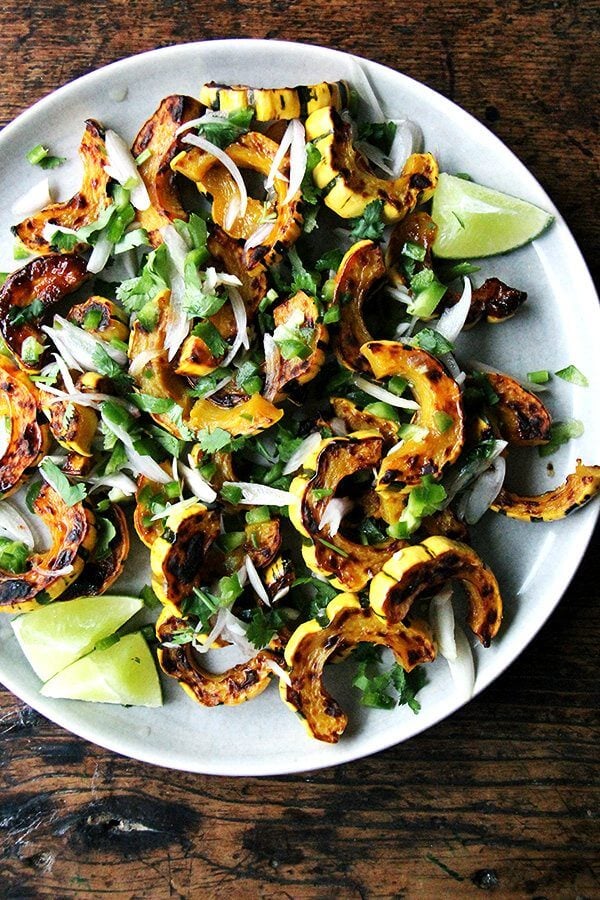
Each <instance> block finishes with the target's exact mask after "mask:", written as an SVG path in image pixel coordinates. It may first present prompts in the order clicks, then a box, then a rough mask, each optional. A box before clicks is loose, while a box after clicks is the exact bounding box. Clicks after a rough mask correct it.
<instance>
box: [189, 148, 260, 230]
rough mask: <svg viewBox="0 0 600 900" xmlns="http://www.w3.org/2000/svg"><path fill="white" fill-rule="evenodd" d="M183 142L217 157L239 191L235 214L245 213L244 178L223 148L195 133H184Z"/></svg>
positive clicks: (246, 203) (246, 197)
mask: <svg viewBox="0 0 600 900" xmlns="http://www.w3.org/2000/svg"><path fill="white" fill-rule="evenodd" d="M183 142H184V143H186V144H192V146H193V147H199V148H200V150H204V152H205V153H209V154H210V155H211V156H214V157H215V159H218V160H219V162H220V163H221V164H222V165H223V166H225V168H226V169H227V171H228V172H229V173H230V175H231V177H232V178H233V180H234V181H235V183H236V185H237V189H238V193H239V208H238V211H237V216H236V218H237V217H238V216H243V215H245V213H246V207H247V206H248V192H247V191H246V185H245V184H244V179H243V177H242V173H241V172H240V170H239V169H238V167H237V166H236V164H235V163H234V161H233V160H232V159H231V157H230V156H228V155H227V153H225V151H224V150H221V148H220V147H217V145H216V144H213V143H211V142H210V141H207V140H206V139H205V138H202V137H199V136H198V135H196V134H186V136H185V137H184V138H183Z"/></svg>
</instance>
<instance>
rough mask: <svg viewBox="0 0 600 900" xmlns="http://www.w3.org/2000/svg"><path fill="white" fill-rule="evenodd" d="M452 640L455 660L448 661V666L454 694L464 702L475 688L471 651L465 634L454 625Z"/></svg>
mask: <svg viewBox="0 0 600 900" xmlns="http://www.w3.org/2000/svg"><path fill="white" fill-rule="evenodd" d="M454 640H455V643H456V659H449V660H448V666H449V668H450V674H451V675H452V681H453V682H454V687H455V689H456V693H457V694H458V696H459V698H460V700H462V701H465V702H466V701H467V700H470V699H471V697H472V696H473V688H474V687H475V664H474V662H473V651H472V650H471V645H470V644H469V641H468V640H467V636H466V634H465V633H464V631H463V630H462V628H461V627H460V626H459V625H456V624H455V626H454Z"/></svg>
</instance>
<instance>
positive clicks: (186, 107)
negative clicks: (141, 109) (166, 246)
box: [131, 94, 203, 247]
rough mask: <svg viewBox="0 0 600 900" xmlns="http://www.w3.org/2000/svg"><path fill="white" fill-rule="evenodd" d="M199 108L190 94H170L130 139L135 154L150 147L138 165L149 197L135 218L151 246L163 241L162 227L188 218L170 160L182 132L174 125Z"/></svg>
mask: <svg viewBox="0 0 600 900" xmlns="http://www.w3.org/2000/svg"><path fill="white" fill-rule="evenodd" d="M202 111H203V107H202V104H201V103H198V101H197V100H195V99H194V98H193V97H186V96H185V95H183V94H171V95H170V96H169V97H165V98H164V100H162V101H161V103H160V105H159V107H158V109H157V110H156V111H155V112H154V113H153V114H152V115H151V116H150V118H149V119H148V121H147V122H145V123H144V124H143V125H142V127H141V129H140V131H139V132H138V135H137V137H136V139H135V141H134V142H133V147H132V148H131V152H132V153H133V156H134V157H136V158H137V157H138V156H139V155H140V154H141V153H143V152H144V151H147V150H149V151H150V156H149V157H148V158H147V159H145V160H144V162H142V163H141V164H140V166H139V167H138V171H139V173H140V175H141V177H142V179H143V181H144V184H145V185H146V189H147V191H148V196H149V197H150V206H149V207H148V209H145V210H143V211H140V210H138V211H137V213H136V219H137V221H138V223H139V225H140V227H141V228H145V229H146V231H147V232H148V237H149V239H150V243H151V244H152V246H153V247H158V245H159V244H161V243H162V236H161V234H160V229H161V228H164V226H165V225H168V224H169V222H172V221H173V220H174V219H184V220H187V218H188V214H187V212H186V211H185V209H184V208H183V206H182V205H181V200H180V197H179V191H178V189H177V185H176V182H175V174H174V172H173V170H172V169H171V160H172V159H174V157H175V156H177V154H178V153H180V152H181V149H182V146H183V145H182V143H181V138H182V137H183V135H177V133H176V132H177V129H178V128H179V127H180V126H181V125H184V124H185V123H186V122H189V121H190V119H197V118H198V117H199V116H201V115H202Z"/></svg>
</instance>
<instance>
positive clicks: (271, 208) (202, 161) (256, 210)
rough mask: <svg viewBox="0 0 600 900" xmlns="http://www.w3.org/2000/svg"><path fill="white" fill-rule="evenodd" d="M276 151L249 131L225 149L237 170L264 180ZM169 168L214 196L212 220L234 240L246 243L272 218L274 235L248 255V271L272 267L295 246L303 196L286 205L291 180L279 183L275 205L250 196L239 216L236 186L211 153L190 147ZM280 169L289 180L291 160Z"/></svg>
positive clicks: (273, 145)
mask: <svg viewBox="0 0 600 900" xmlns="http://www.w3.org/2000/svg"><path fill="white" fill-rule="evenodd" d="M278 147H279V145H278V144H277V143H276V142H275V141H272V140H271V139H270V138H268V137H267V136H266V135H264V134H260V133H259V132H257V131H250V132H248V134H244V135H242V136H241V137H240V138H239V140H237V141H236V142H235V143H233V144H230V145H229V146H228V147H226V149H225V153H227V155H228V156H229V157H230V159H231V160H232V161H233V162H234V163H235V165H236V166H238V168H239V169H241V170H244V169H249V170H250V171H253V172H258V173H259V175H262V176H265V177H266V176H267V175H268V174H269V172H270V169H271V166H272V164H273V160H274V158H275V155H276V153H277V150H278ZM171 167H172V168H173V170H174V171H175V172H179V173H180V174H181V175H185V176H186V178H190V179H191V180H192V181H194V182H195V184H196V186H197V188H198V190H199V191H200V193H202V194H208V195H209V196H211V197H212V218H213V220H214V221H215V222H216V223H217V225H219V227H220V228H222V229H223V230H224V231H225V232H226V233H227V234H228V235H230V236H231V237H233V238H236V239H240V238H241V239H243V240H247V239H248V238H249V237H250V236H251V235H252V234H254V233H255V232H256V231H257V229H258V228H259V227H260V226H261V225H263V224H264V223H265V222H270V221H271V220H272V219H273V217H274V220H273V227H272V228H271V230H270V232H269V233H268V234H267V235H266V236H265V238H264V239H263V241H262V242H261V243H260V244H259V245H257V246H256V247H253V248H252V249H251V250H249V251H248V252H247V253H246V266H247V268H248V269H253V268H254V267H255V266H256V265H257V264H258V263H259V262H262V263H263V264H264V265H271V263H273V262H274V261H275V260H276V259H277V257H278V254H279V252H280V251H281V250H282V249H284V248H288V247H291V246H292V244H294V242H295V241H296V240H297V239H298V238H299V236H300V232H301V229H302V222H303V219H302V215H301V213H300V211H299V203H300V199H301V195H300V191H298V192H297V193H296V195H295V196H294V197H292V198H291V199H290V200H289V201H288V202H287V203H285V202H284V201H285V197H286V194H287V185H288V182H287V180H285V181H284V180H283V179H281V178H276V179H275V182H274V185H273V187H274V191H275V197H274V200H273V201H272V202H271V201H267V202H266V203H265V202H263V200H256V199H255V198H253V197H249V198H248V204H247V208H246V212H245V214H244V215H243V216H240V215H235V213H236V210H237V208H238V205H239V190H238V187H237V185H236V183H235V181H234V180H233V177H232V176H231V175H230V173H229V172H228V171H227V169H226V168H225V167H224V166H223V165H222V164H221V163H219V162H218V160H217V159H216V158H215V157H214V156H212V155H211V154H210V153H207V152H206V151H204V150H201V149H200V148H198V147H192V149H191V150H188V151H187V152H184V153H180V154H179V155H178V156H176V157H175V159H174V160H173V162H172V163H171ZM280 171H281V173H282V175H284V176H285V177H286V179H287V175H288V172H289V163H288V162H287V160H285V159H284V160H283V161H282V163H281V168H280ZM226 223H227V225H226Z"/></svg>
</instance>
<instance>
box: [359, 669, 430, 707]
mask: <svg viewBox="0 0 600 900" xmlns="http://www.w3.org/2000/svg"><path fill="white" fill-rule="evenodd" d="M372 666H373V664H372V663H371V662H370V661H369V660H362V661H360V662H359V664H358V669H357V673H356V675H355V677H354V679H353V681H352V684H353V686H354V687H356V688H358V689H359V691H361V694H362V696H361V698H360V702H361V703H362V705H363V706H371V707H375V708H377V709H393V708H394V707H396V706H408V707H409V708H410V709H412V711H413V712H414V713H418V712H419V711H420V709H421V704H420V703H419V701H418V700H416V699H415V695H416V693H417V692H418V691H419V690H420V689H421V688H422V687H423V685H424V683H425V674H424V672H423V670H422V669H420V668H417V669H413V671H412V672H410V673H407V672H405V671H404V669H403V668H402V666H399V665H398V663H393V664H392V666H391V668H389V669H388V670H387V671H383V672H381V671H379V672H377V673H375V674H371V672H372ZM392 692H393V693H392Z"/></svg>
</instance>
